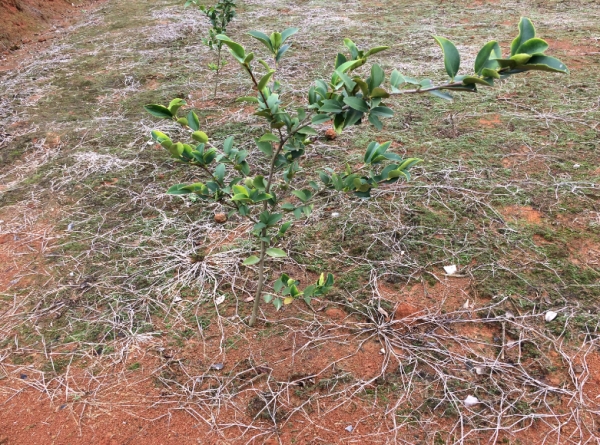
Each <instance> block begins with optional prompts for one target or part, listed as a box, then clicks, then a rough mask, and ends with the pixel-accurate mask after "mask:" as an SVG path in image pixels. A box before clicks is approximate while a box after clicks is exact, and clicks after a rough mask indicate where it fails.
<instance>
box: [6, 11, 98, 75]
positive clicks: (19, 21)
mask: <svg viewBox="0 0 600 445" xmlns="http://www.w3.org/2000/svg"><path fill="white" fill-rule="evenodd" d="M97 1H98V0H68V1H67V0H0V70H6V69H11V68H13V67H14V66H15V64H16V63H18V61H19V60H20V59H22V58H23V57H25V56H26V50H27V49H32V48H33V47H35V46H36V45H41V44H44V43H46V42H48V41H50V40H52V39H54V38H55V37H56V36H58V35H59V34H60V33H61V32H62V31H63V29H64V28H65V27H66V26H68V25H69V24H71V23H73V22H74V21H75V20H76V19H77V17H78V16H79V15H80V13H81V9H82V8H84V7H86V6H89V5H91V4H93V3H97Z"/></svg>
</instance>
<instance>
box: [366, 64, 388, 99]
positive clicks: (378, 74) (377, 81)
mask: <svg viewBox="0 0 600 445" xmlns="http://www.w3.org/2000/svg"><path fill="white" fill-rule="evenodd" d="M384 80H385V73H384V72H383V70H382V69H381V67H380V66H379V65H377V64H376V63H375V64H373V66H372V67H371V76H370V77H369V82H368V84H369V90H371V91H373V90H374V89H375V88H377V87H378V86H379V85H381V84H382V83H383V81H384ZM371 95H372V94H371Z"/></svg>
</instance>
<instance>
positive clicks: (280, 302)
mask: <svg viewBox="0 0 600 445" xmlns="http://www.w3.org/2000/svg"><path fill="white" fill-rule="evenodd" d="M273 306H275V309H277V310H279V309H281V308H282V307H283V300H282V299H281V298H275V299H274V300H273Z"/></svg>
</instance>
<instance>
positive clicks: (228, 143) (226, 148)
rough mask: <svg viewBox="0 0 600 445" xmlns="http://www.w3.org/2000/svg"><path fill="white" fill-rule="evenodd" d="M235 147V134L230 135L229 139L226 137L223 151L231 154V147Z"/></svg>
mask: <svg viewBox="0 0 600 445" xmlns="http://www.w3.org/2000/svg"><path fill="white" fill-rule="evenodd" d="M232 147H233V136H229V137H228V138H227V139H225V141H224V142H223V151H224V152H225V153H226V154H227V155H229V152H230V151H231V148H232Z"/></svg>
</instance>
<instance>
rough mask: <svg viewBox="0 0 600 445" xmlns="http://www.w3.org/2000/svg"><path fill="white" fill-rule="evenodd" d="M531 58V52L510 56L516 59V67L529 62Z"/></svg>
mask: <svg viewBox="0 0 600 445" xmlns="http://www.w3.org/2000/svg"><path fill="white" fill-rule="evenodd" d="M529 59H531V54H522V53H519V54H515V55H514V56H511V57H510V60H514V62H515V67H520V66H521V65H525V64H526V63H527V62H529Z"/></svg>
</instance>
